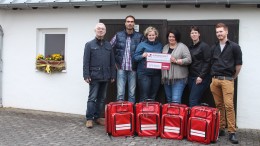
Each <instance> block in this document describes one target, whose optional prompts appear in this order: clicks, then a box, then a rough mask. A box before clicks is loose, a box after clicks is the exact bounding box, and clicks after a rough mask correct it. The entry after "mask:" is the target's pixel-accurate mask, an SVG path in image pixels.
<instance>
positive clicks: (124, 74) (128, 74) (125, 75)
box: [117, 70, 136, 103]
mask: <svg viewBox="0 0 260 146" xmlns="http://www.w3.org/2000/svg"><path fill="white" fill-rule="evenodd" d="M126 81H128V101H130V102H132V103H135V88H136V71H127V70H117V100H124V99H125V85H126Z"/></svg>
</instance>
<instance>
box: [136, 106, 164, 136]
mask: <svg viewBox="0 0 260 146" xmlns="http://www.w3.org/2000/svg"><path fill="white" fill-rule="evenodd" d="M160 108H161V107H160V103H159V102H140V103H137V104H136V132H137V134H138V136H155V137H157V136H159V135H160Z"/></svg>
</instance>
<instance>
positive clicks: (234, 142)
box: [229, 133, 238, 144]
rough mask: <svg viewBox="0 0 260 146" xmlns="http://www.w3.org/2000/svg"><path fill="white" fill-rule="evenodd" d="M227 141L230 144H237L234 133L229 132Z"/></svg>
mask: <svg viewBox="0 0 260 146" xmlns="http://www.w3.org/2000/svg"><path fill="white" fill-rule="evenodd" d="M229 141H230V142H231V143H232V144H238V140H237V138H236V134H235V133H229Z"/></svg>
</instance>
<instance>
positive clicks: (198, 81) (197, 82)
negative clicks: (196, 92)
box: [196, 77, 202, 85]
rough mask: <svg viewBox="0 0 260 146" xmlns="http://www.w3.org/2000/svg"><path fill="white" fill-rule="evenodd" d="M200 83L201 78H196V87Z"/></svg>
mask: <svg viewBox="0 0 260 146" xmlns="http://www.w3.org/2000/svg"><path fill="white" fill-rule="evenodd" d="M201 82H202V78H200V77H197V79H196V85H198V84H200V83H201Z"/></svg>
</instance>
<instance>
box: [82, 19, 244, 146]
mask: <svg viewBox="0 0 260 146" xmlns="http://www.w3.org/2000/svg"><path fill="white" fill-rule="evenodd" d="M134 25H135V17H134V16H131V15H129V16H127V17H126V18H125V30H123V31H120V32H117V33H116V34H115V35H114V37H113V38H112V39H111V41H110V42H109V41H106V40H104V36H105V34H106V26H105V25H104V24H103V23H98V24H97V25H96V27H95V33H96V37H95V38H94V39H93V40H91V41H89V42H88V43H86V45H85V51H84V61H83V77H84V80H85V81H86V82H87V83H89V96H88V101H87V112H86V119H87V121H86V126H87V127H88V128H92V127H93V122H96V123H97V124H100V125H104V119H103V118H101V117H100V113H102V112H103V111H104V106H105V105H104V104H105V99H106V91H107V87H108V83H109V82H114V81H116V83H117V100H124V99H125V91H126V88H125V87H126V83H128V90H127V91H128V101H130V102H133V103H136V96H135V89H136V84H137V83H138V87H139V93H140V95H139V98H140V99H139V102H141V101H145V100H148V99H151V100H155V98H156V95H157V92H158V90H159V87H160V84H161V83H162V84H163V85H164V90H165V94H166V99H167V102H168V103H171V102H175V103H181V97H182V94H183V91H184V88H185V86H186V85H187V84H188V87H189V89H190V95H189V106H190V107H193V106H196V105H199V104H200V98H201V97H202V95H203V93H204V91H205V90H206V89H207V88H208V87H209V86H210V89H211V92H212V94H213V97H214V101H215V104H216V107H217V108H218V109H219V110H220V113H221V119H220V136H224V135H225V128H226V123H227V128H228V132H229V140H230V141H231V142H232V143H233V144H237V143H238V140H237V138H236V135H235V132H236V125H235V124H236V122H235V112H234V103H233V96H234V80H235V79H236V78H237V76H238V74H239V72H240V69H241V66H242V51H241V49H240V46H239V45H238V44H236V43H234V42H232V41H230V40H229V39H228V37H227V35H228V27H227V26H226V25H225V24H223V23H218V24H217V25H216V27H215V29H216V36H217V38H218V42H216V44H214V45H213V46H212V47H209V45H208V44H206V43H205V42H203V41H201V40H200V31H199V28H198V27H197V26H191V28H190V37H191V40H192V44H191V45H190V46H189V47H187V46H186V45H185V44H183V43H182V42H181V41H180V39H181V34H180V32H178V31H177V30H170V31H168V33H167V36H166V37H167V40H168V43H167V44H166V45H165V46H163V45H162V43H160V42H159V40H158V36H159V32H158V30H157V29H156V28H155V27H152V26H150V27H148V28H146V30H145V31H144V34H141V33H139V32H136V31H135V30H134ZM148 53H165V54H170V56H171V57H170V67H169V69H168V70H159V69H152V68H147V66H146V65H147V61H146V58H147V56H148ZM137 80H138V82H137Z"/></svg>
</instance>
